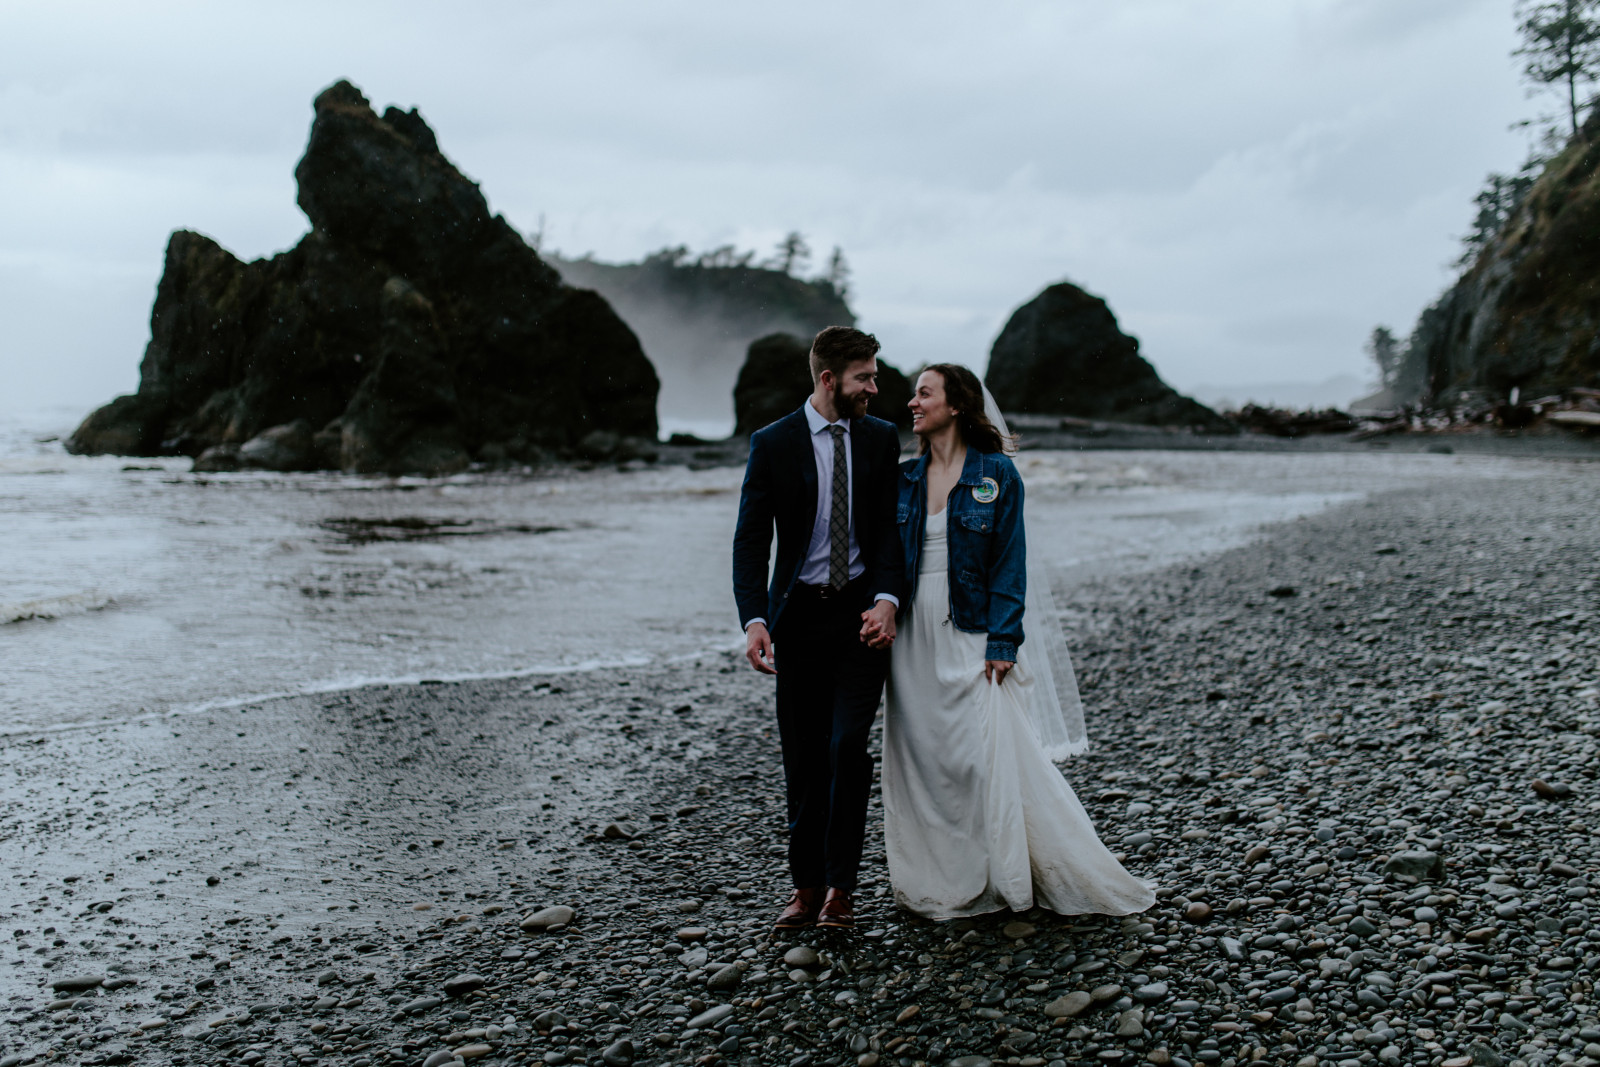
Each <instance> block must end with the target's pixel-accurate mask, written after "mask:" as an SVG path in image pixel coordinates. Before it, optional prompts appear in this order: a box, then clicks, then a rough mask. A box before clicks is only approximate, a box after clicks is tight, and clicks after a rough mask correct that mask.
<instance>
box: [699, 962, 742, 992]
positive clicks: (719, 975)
mask: <svg viewBox="0 0 1600 1067" xmlns="http://www.w3.org/2000/svg"><path fill="white" fill-rule="evenodd" d="M743 977H744V971H743V969H741V968H740V967H739V965H738V964H737V963H730V964H728V965H727V966H725V967H721V968H718V969H717V971H716V973H714V974H713V975H712V976H711V977H710V978H707V979H706V988H707V989H712V990H715V991H717V992H719V993H726V992H730V991H732V990H734V989H737V988H739V981H740V980H741V979H742V978H743Z"/></svg>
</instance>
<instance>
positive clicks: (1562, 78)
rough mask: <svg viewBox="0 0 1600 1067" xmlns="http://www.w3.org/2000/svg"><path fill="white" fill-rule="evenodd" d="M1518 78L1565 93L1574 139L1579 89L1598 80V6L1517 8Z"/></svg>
mask: <svg viewBox="0 0 1600 1067" xmlns="http://www.w3.org/2000/svg"><path fill="white" fill-rule="evenodd" d="M1517 17H1518V19H1519V20H1520V21H1519V23H1518V25H1517V29H1518V30H1519V31H1520V32H1521V33H1522V47H1521V48H1519V49H1517V50H1516V51H1515V52H1514V53H1512V54H1513V55H1518V56H1523V57H1526V59H1527V61H1528V62H1527V65H1526V66H1524V67H1523V68H1522V72H1523V74H1524V75H1526V76H1527V77H1528V78H1529V80H1531V81H1533V82H1534V83H1536V84H1538V85H1541V86H1554V87H1557V89H1558V90H1560V89H1564V90H1565V92H1566V98H1567V118H1568V121H1569V122H1570V124H1571V127H1572V136H1573V137H1576V136H1578V131H1579V124H1578V108H1579V105H1578V84H1579V83H1580V82H1584V83H1592V82H1594V81H1595V80H1596V79H1597V77H1600V0H1543V2H1539V0H1521V2H1520V3H1518V5H1517Z"/></svg>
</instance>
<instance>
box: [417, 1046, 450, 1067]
mask: <svg viewBox="0 0 1600 1067" xmlns="http://www.w3.org/2000/svg"><path fill="white" fill-rule="evenodd" d="M455 1058H456V1054H455V1052H454V1050H452V1049H447V1048H442V1049H440V1050H439V1051H438V1052H434V1053H430V1054H429V1056H428V1058H427V1059H425V1060H423V1061H422V1067H444V1064H447V1063H450V1062H452V1061H454V1060H455Z"/></svg>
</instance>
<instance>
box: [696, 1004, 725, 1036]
mask: <svg viewBox="0 0 1600 1067" xmlns="http://www.w3.org/2000/svg"><path fill="white" fill-rule="evenodd" d="M733 1010H734V1009H733V1005H732V1004H718V1005H717V1006H716V1007H714V1008H707V1009H706V1010H705V1011H703V1012H701V1013H700V1014H699V1015H696V1016H695V1017H694V1018H693V1019H690V1020H689V1026H688V1028H689V1029H690V1030H704V1029H705V1028H706V1027H708V1026H715V1025H716V1024H717V1023H720V1022H721V1021H722V1020H724V1019H726V1018H727V1017H728V1016H730V1015H732V1014H733Z"/></svg>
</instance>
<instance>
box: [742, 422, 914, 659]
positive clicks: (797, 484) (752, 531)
mask: <svg viewBox="0 0 1600 1067" xmlns="http://www.w3.org/2000/svg"><path fill="white" fill-rule="evenodd" d="M807 403H809V401H807ZM850 462H851V464H852V478H851V485H850V498H851V501H850V502H851V514H852V515H853V516H854V519H855V533H856V544H857V545H858V546H860V549H861V562H862V563H863V564H865V566H866V570H865V571H864V572H863V574H862V577H863V578H864V579H865V580H866V583H867V586H868V590H867V591H868V592H869V593H871V594H877V593H888V594H889V595H891V596H894V597H897V598H899V599H901V600H902V601H903V600H904V595H903V589H904V586H905V563H904V554H903V553H902V551H901V548H900V532H899V528H898V526H897V525H896V523H895V508H896V504H897V502H898V499H899V481H900V467H899V463H900V433H899V431H898V430H896V429H895V428H894V425H893V424H892V423H888V422H885V421H884V420H882V419H878V418H874V417H873V416H871V415H865V416H863V417H861V418H859V419H852V420H851V423H850ZM816 519H817V461H816V454H815V453H814V452H813V451H812V448H811V428H810V427H809V426H808V425H807V424H806V413H805V412H804V411H803V410H799V409H797V410H795V411H793V412H791V413H790V414H788V415H785V416H784V417H783V418H781V419H779V420H778V421H777V422H775V423H773V424H772V425H770V426H766V427H763V428H762V429H760V430H757V431H756V432H755V433H754V434H752V435H751V437H750V458H749V460H748V461H747V462H746V464H745V471H744V488H743V489H742V490H741V491H740V495H739V525H738V527H737V528H736V529H735V531H734V534H733V597H734V601H735V602H736V603H737V604H738V607H739V625H740V626H748V625H749V624H750V620H751V619H765V620H767V629H768V630H770V631H772V635H773V637H774V638H776V637H777V635H778V628H779V626H780V625H781V624H782V623H781V620H782V618H783V605H784V601H785V600H787V599H788V596H789V591H790V590H791V589H792V588H793V587H794V583H795V581H796V580H797V579H798V578H799V575H800V570H801V568H802V567H804V566H805V560H806V550H807V548H809V547H810V545H811V529H812V526H813V525H815V523H816ZM774 529H776V531H777V534H778V555H777V563H776V564H775V565H774V566H773V567H772V578H771V582H770V583H769V582H768V580H767V564H768V562H769V561H770V560H771V558H772V534H773V531H774Z"/></svg>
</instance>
